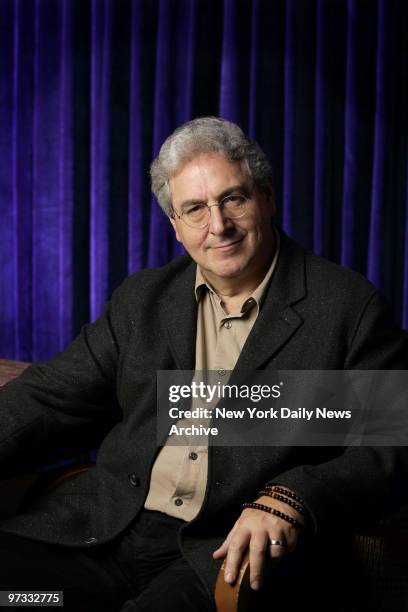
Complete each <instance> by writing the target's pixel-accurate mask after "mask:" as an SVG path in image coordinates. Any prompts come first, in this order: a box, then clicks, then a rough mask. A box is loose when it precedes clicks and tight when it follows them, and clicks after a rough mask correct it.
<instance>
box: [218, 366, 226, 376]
mask: <svg viewBox="0 0 408 612" xmlns="http://www.w3.org/2000/svg"><path fill="white" fill-rule="evenodd" d="M218 374H219V375H220V376H225V374H226V372H225V370H224V369H223V368H221V369H220V370H218Z"/></svg>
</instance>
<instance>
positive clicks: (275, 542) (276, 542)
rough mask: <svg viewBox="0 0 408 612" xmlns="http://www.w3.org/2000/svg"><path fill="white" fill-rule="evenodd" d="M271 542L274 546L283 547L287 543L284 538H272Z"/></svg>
mask: <svg viewBox="0 0 408 612" xmlns="http://www.w3.org/2000/svg"><path fill="white" fill-rule="evenodd" d="M271 544H272V545H273V546H282V547H283V548H284V547H285V546H286V543H285V542H283V541H282V540H271Z"/></svg>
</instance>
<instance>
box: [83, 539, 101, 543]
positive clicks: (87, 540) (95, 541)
mask: <svg viewBox="0 0 408 612" xmlns="http://www.w3.org/2000/svg"><path fill="white" fill-rule="evenodd" d="M97 541H98V538H86V540H85V544H96V543H97Z"/></svg>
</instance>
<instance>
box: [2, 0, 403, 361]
mask: <svg viewBox="0 0 408 612" xmlns="http://www.w3.org/2000/svg"><path fill="white" fill-rule="evenodd" d="M407 5H408V3H407V2H405V0H401V1H397V0H377V1H375V0H348V1H347V0H338V1H336V0H314V1H312V0H308V1H307V2H305V1H304V0H286V1H283V0H274V1H272V2H271V1H270V0H253V1H250V0H224V1H222V0H206V1H201V0H157V1H154V0H145V1H143V0H1V2H0V155H1V164H0V211H1V224H0V265H1V272H0V357H8V358H17V359H26V360H42V359H47V358H49V357H50V356H52V355H53V354H54V353H55V352H57V351H60V350H62V349H63V348H64V347H65V346H66V345H67V344H68V343H69V342H70V340H71V339H72V338H73V336H74V335H75V334H76V333H77V332H78V330H79V327H80V325H81V324H83V323H84V322H86V321H88V320H93V319H94V318H96V317H97V316H98V314H99V313H100V312H101V309H102V307H103V304H104V303H105V301H106V300H107V299H108V297H109V294H110V293H111V291H112V289H113V288H114V287H115V286H117V285H118V284H119V283H120V281H121V279H123V278H124V277H125V276H126V275H128V274H130V273H133V272H135V271H137V270H139V269H140V268H142V267H145V266H149V267H150V266H159V265H162V264H164V263H166V262H167V261H169V260H170V259H171V258H172V257H173V256H175V255H177V254H179V253H180V252H181V251H180V246H179V245H178V243H177V242H176V241H175V238H174V236H173V234H172V232H171V229H170V226H169V223H168V221H167V219H166V218H165V216H164V215H163V213H162V212H161V210H160V209H159V207H158V206H157V204H156V202H155V201H154V200H153V199H152V197H151V196H150V193H149V181H148V169H149V163H150V161H151V159H152V157H153V156H154V155H155V154H157V152H158V149H159V147H160V144H161V143H162V141H163V139H164V138H165V137H166V136H167V135H168V134H169V133H170V132H171V131H172V130H173V129H174V128H175V127H176V126H177V125H179V124H180V123H181V122H183V121H185V120H188V119H189V118H191V117H195V116H200V115H207V114H213V115H221V116H222V117H225V118H228V119H232V120H234V121H237V122H238V123H240V124H241V125H242V127H243V128H244V129H245V130H247V131H249V133H250V135H251V137H253V138H255V139H256V140H258V142H259V143H260V144H261V146H262V147H263V148H264V149H265V151H266V152H267V153H268V155H269V157H270V159H271V161H272V164H273V167H274V175H275V176H274V178H275V187H276V193H277V201H278V207H279V215H278V219H277V220H278V222H279V223H280V224H282V226H283V228H284V229H285V231H287V232H288V233H289V234H290V235H292V236H293V237H294V238H296V239H297V240H299V241H300V242H301V243H302V244H303V245H305V246H306V247H308V248H311V249H313V250H315V251H316V252H317V253H319V254H322V255H324V256H326V257H329V258H330V259H332V260H334V261H337V262H339V263H342V264H343V265H346V266H349V267H352V268H354V269H357V270H359V271H361V272H362V273H363V274H365V275H366V276H368V278H369V279H370V280H371V281H372V282H373V283H374V284H375V285H376V286H378V287H379V288H381V289H382V291H383V292H384V293H385V294H386V296H387V297H388V299H389V301H390V302H391V303H392V305H393V308H394V312H395V315H396V318H397V319H398V320H399V321H400V323H402V324H403V325H404V326H405V327H408V183H407V156H406V153H407V133H408V113H407V109H408V91H407V90H408V79H407V71H408V53H407V44H408V43H407V41H408V37H407V36H406V32H407V31H408V27H407V26H408V19H407V14H408V10H407Z"/></svg>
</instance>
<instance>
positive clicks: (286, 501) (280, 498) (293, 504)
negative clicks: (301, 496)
mask: <svg viewBox="0 0 408 612" xmlns="http://www.w3.org/2000/svg"><path fill="white" fill-rule="evenodd" d="M258 495H259V496H261V495H267V496H268V497H272V499H277V500H278V501H281V502H283V503H284V504H286V505H288V506H290V507H291V508H293V509H294V510H297V511H298V512H299V514H302V515H305V514H306V510H305V508H304V506H302V505H301V504H298V503H297V502H295V501H293V500H292V499H289V498H288V497H284V496H283V495H280V494H279V493H275V492H273V491H271V490H270V489H265V491H259V493H258Z"/></svg>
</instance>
